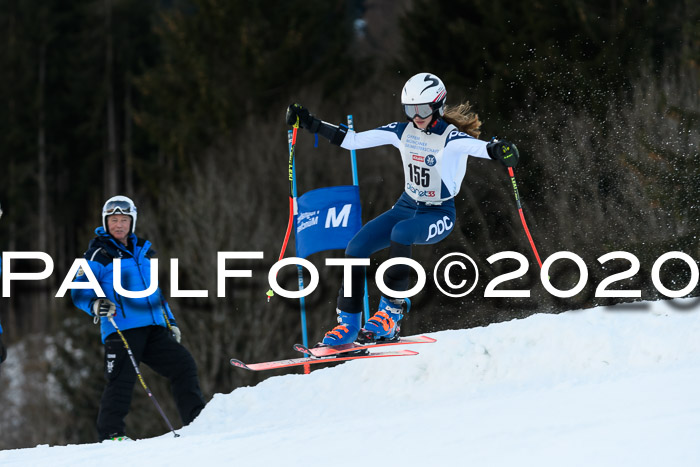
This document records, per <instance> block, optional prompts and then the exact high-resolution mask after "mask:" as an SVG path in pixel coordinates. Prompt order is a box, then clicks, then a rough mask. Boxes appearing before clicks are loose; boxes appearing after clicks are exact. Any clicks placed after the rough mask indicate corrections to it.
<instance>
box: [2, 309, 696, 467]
mask: <svg viewBox="0 0 700 467" xmlns="http://www.w3.org/2000/svg"><path fill="white" fill-rule="evenodd" d="M698 305H700V301H698V299H685V300H676V301H675V302H670V301H662V302H653V303H638V304H634V305H631V306H629V305H627V306H616V307H612V308H598V309H593V310H585V311H575V312H568V313H564V314H560V315H535V316H532V317H530V318H527V319H523V320H518V321H511V322H508V323H500V324H496V325H491V326H488V327H485V328H477V329H469V330H459V331H444V332H439V333H435V334H431V335H432V336H433V337H435V338H437V339H438V342H437V343H436V344H428V345H416V346H413V349H414V350H417V351H419V352H420V355H418V356H415V357H400V358H394V359H377V360H371V361H357V362H347V363H344V364H342V365H338V366H335V367H332V368H327V369H322V370H318V371H314V372H312V373H311V374H310V375H298V374H293V375H292V374H290V375H286V376H279V377H274V378H270V379H267V380H265V381H264V382H262V383H261V384H259V385H258V386H256V387H247V388H240V389H237V390H235V391H233V392H232V393H230V394H217V395H216V396H215V397H214V399H213V400H212V401H211V402H210V403H209V405H208V406H207V408H206V409H205V410H204V412H202V415H201V416H200V417H199V418H198V419H197V420H196V421H195V422H194V423H193V424H192V425H191V426H189V427H186V428H183V429H181V430H179V432H180V434H181V435H182V436H181V437H180V438H177V439H175V438H174V437H173V436H172V434H166V435H163V436H161V437H158V438H154V439H146V440H140V441H136V442H131V443H109V444H89V445H73V446H64V447H48V446H38V447H36V448H33V449H21V450H11V451H2V452H0V465H2V466H8V465H31V466H43V465H46V466H64V465H65V466H94V465H119V466H124V465H137V466H141V465H143V466H158V465H177V466H192V465H199V466H202V467H203V466H211V465H232V464H236V465H239V466H257V465H260V466H301V465H310V466H316V465H332V466H345V465H348V466H350V465H354V466H356V465H366V464H367V465H382V464H385V463H390V465H402V466H403V465H409V466H413V465H431V466H432V465H460V466H461V465H469V466H513V465H518V466H530V465H533V466H534V465H537V466H550V465H551V466H557V467H560V466H562V465H565V466H584V465H585V466H590V465H596V466H608V465H609V466H620V465H634V466H659V465H668V466H671V465H673V466H698V465H700V313H698V309H699V308H700V307H699V306H698ZM288 356H292V354H291V352H290V355H288ZM288 356H284V355H280V357H288ZM231 371H244V370H240V369H235V368H231ZM155 416H157V413H155V410H154V417H155Z"/></svg>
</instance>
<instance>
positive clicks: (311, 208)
mask: <svg viewBox="0 0 700 467" xmlns="http://www.w3.org/2000/svg"><path fill="white" fill-rule="evenodd" d="M297 206H298V212H297V215H296V217H295V228H296V250H297V251H296V254H297V256H298V257H300V258H306V257H307V256H309V255H311V254H313V253H317V252H319V251H325V250H338V249H345V247H347V245H348V242H349V241H350V239H352V237H354V236H355V234H356V233H357V231H358V230H360V228H361V227H362V208H361V206H360V190H359V188H358V187H356V186H353V185H350V186H333V187H328V188H319V189H317V190H312V191H309V192H307V193H304V194H303V195H302V196H300V197H299V198H298V199H297Z"/></svg>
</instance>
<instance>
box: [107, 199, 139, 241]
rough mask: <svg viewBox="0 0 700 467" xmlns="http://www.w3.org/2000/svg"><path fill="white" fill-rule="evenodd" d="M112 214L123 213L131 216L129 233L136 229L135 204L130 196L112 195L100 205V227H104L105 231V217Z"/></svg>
mask: <svg viewBox="0 0 700 467" xmlns="http://www.w3.org/2000/svg"><path fill="white" fill-rule="evenodd" d="M114 214H124V215H126V216H130V217H131V233H134V230H136V217H137V212H136V205H135V204H134V202H133V201H131V199H130V198H127V197H126V196H121V195H119V196H112V197H111V198H109V199H108V200H107V202H106V203H105V205H104V206H102V227H104V229H105V231H106V232H109V230H108V229H107V217H108V216H112V215H114Z"/></svg>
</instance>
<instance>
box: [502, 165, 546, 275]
mask: <svg viewBox="0 0 700 467" xmlns="http://www.w3.org/2000/svg"><path fill="white" fill-rule="evenodd" d="M508 175H510V182H511V183H512V184H513V191H514V193H515V202H516V203H517V204H518V212H519V213H520V221H521V222H522V223H523V229H525V233H526V234H527V239H528V240H529V241H530V246H531V247H532V251H533V252H534V253H535V258H536V259H537V263H538V264H539V265H540V269H542V260H540V255H539V254H538V253H537V248H535V242H534V241H533V240H532V235H530V229H528V228H527V222H525V214H523V206H522V205H521V204H520V194H519V193H518V184H517V183H516V182H515V173H514V172H513V167H508Z"/></svg>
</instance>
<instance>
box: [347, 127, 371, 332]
mask: <svg viewBox="0 0 700 467" xmlns="http://www.w3.org/2000/svg"><path fill="white" fill-rule="evenodd" d="M348 129H350V130H352V131H355V121H354V120H353V118H352V115H348ZM350 161H351V162H352V184H353V185H355V186H358V185H359V184H360V181H359V179H358V178H357V153H356V152H355V150H354V149H351V150H350ZM363 306H364V309H365V322H367V320H369V293H368V292H367V277H366V276H365V298H364V303H363Z"/></svg>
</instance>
